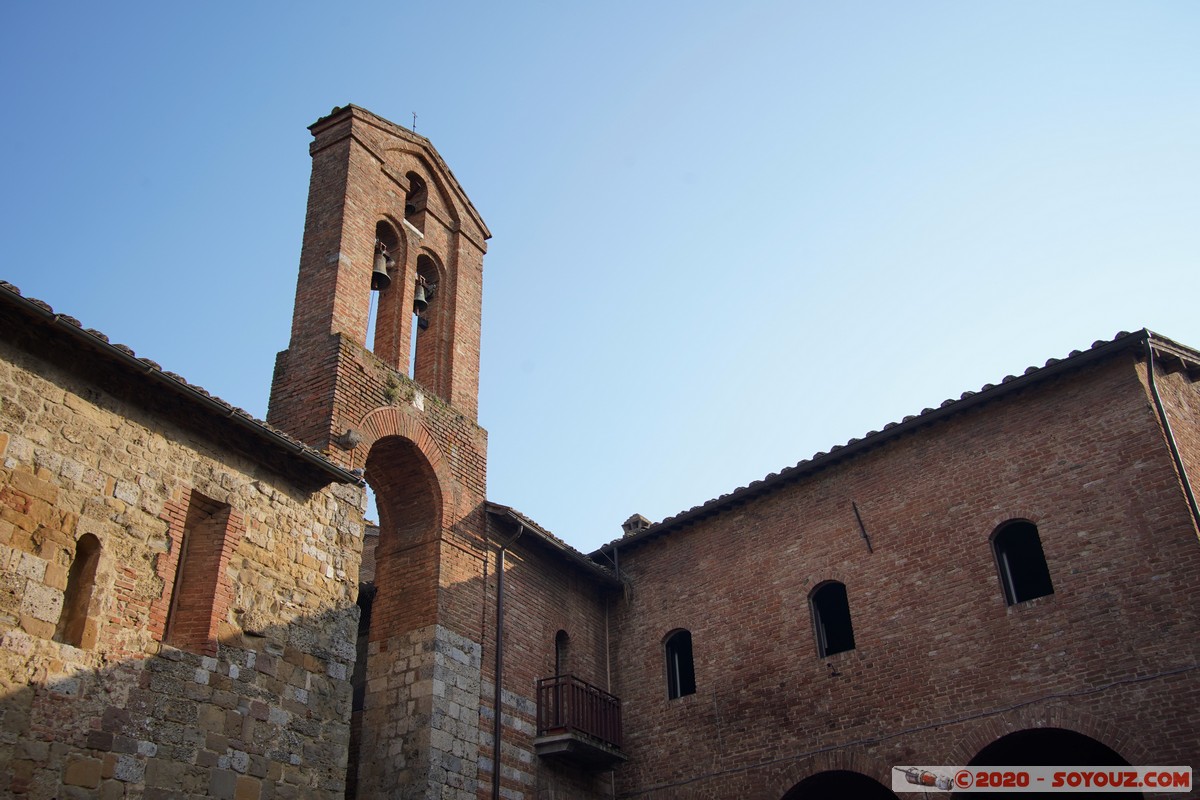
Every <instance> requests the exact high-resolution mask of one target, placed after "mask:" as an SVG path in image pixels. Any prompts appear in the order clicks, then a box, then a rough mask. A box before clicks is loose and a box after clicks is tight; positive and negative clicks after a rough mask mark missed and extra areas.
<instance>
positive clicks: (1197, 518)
mask: <svg viewBox="0 0 1200 800" xmlns="http://www.w3.org/2000/svg"><path fill="white" fill-rule="evenodd" d="M1146 373H1147V375H1149V382H1150V395H1151V397H1153V398H1154V407H1155V408H1156V409H1157V410H1158V417H1159V419H1160V420H1161V421H1162V426H1163V432H1164V433H1165V434H1166V435H1167V448H1168V449H1169V450H1170V451H1171V457H1172V458H1173V459H1174V460H1175V468H1176V469H1177V470H1179V480H1180V481H1181V482H1182V483H1183V493H1184V495H1186V496H1187V501H1188V507H1189V508H1191V511H1192V522H1193V523H1194V524H1195V525H1196V529H1197V530H1200V505H1197V504H1196V495H1195V493H1194V492H1193V491H1192V482H1191V481H1190V480H1189V479H1188V474H1187V467H1185V466H1184V465H1183V456H1181V455H1180V453H1179V445H1178V444H1177V443H1176V441H1175V433H1174V432H1173V431H1172V430H1171V420H1170V419H1169V418H1168V417H1167V409H1166V407H1164V406H1163V401H1162V397H1161V396H1160V395H1159V393H1158V384H1157V383H1156V382H1155V379H1154V341H1153V336H1152V335H1151V334H1150V333H1149V332H1147V334H1146Z"/></svg>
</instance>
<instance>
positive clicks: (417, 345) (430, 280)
mask: <svg viewBox="0 0 1200 800" xmlns="http://www.w3.org/2000/svg"><path fill="white" fill-rule="evenodd" d="M309 130H311V131H312V134H313V137H314V141H313V142H312V145H311V147H310V150H311V154H312V159H313V168H312V179H311V183H310V185H309V195H308V212H307V215H306V218H305V225H304V244H303V249H302V251H301V255H300V276H299V281H298V283H297V286H296V307H295V311H294V316H293V320H292V333H291V341H290V343H289V345H288V349H287V350H284V351H283V352H282V353H280V354H279V356H278V358H277V360H276V365H275V376H274V380H273V382H272V387H271V402H270V406H269V410H268V413H267V421H268V422H269V423H270V424H272V425H274V426H276V427H278V428H280V429H281V430H284V431H286V432H288V433H290V434H291V435H293V436H295V437H296V438H298V439H300V440H301V441H303V442H305V443H306V444H309V445H311V446H313V447H316V448H318V449H320V450H322V451H324V452H325V453H327V454H328V456H329V457H330V458H331V459H332V460H333V461H335V462H337V463H339V464H341V465H343V466H345V467H347V468H349V469H363V470H364V471H365V475H366V478H367V481H368V482H369V483H370V485H371V487H372V488H373V489H374V491H375V495H376V500H377V504H378V510H379V516H380V520H379V523H380V535H379V545H378V548H377V550H376V559H375V561H376V571H375V576H374V589H375V593H374V598H373V601H372V602H371V603H370V605H368V604H366V603H365V602H363V600H362V599H360V606H363V609H364V619H366V618H369V620H370V623H369V631H368V633H367V641H368V644H367V647H366V659H365V670H364V669H363V665H362V663H361V662H362V659H361V658H360V664H359V670H358V671H357V672H358V674H357V675H356V680H355V683H356V689H357V691H356V697H355V713H354V717H353V722H352V731H351V738H352V740H353V741H352V745H351V748H350V749H351V755H350V765H349V768H348V771H347V778H348V781H347V782H348V786H349V789H350V790H349V792H348V796H349V795H353V794H355V793H356V794H357V796H358V797H360V798H369V797H397V798H434V797H437V798H456V799H457V800H468V798H474V797H475V787H476V783H477V776H476V770H477V765H478V756H479V709H480V637H481V630H480V617H479V610H478V609H479V603H480V602H481V599H480V598H481V597H482V595H483V580H484V574H485V571H484V570H485V567H484V564H485V557H486V551H485V526H486V518H485V511H484V501H485V483H486V472H487V434H486V432H485V431H484V430H483V429H482V428H480V427H479V425H478V424H477V421H476V417H477V413H476V412H477V407H478V393H479V335H480V311H481V302H482V288H483V272H482V270H483V254H484V252H485V251H486V249H487V248H486V241H487V239H488V238H489V237H490V235H491V234H490V233H489V232H488V229H487V227H486V226H485V225H484V223H483V220H482V219H481V218H480V216H479V214H478V212H476V210H475V209H474V207H473V206H472V205H471V201H470V200H469V199H467V196H466V194H465V193H464V192H463V190H462V187H460V186H459V185H458V181H457V180H455V178H454V175H453V174H452V173H451V172H450V170H449V168H447V166H446V164H445V162H444V161H442V158H441V156H439V155H438V153H437V151H436V150H434V149H433V146H432V145H431V144H430V143H429V141H428V140H426V139H425V138H424V137H422V136H418V135H416V134H415V133H413V132H412V131H409V130H407V129H405V128H401V127H400V126H398V125H395V124H393V123H391V122H388V121H387V120H385V119H382V118H380V117H377V116H375V115H374V114H372V113H370V112H369V111H366V110H365V109H362V108H358V107H357V106H353V105H348V106H345V107H342V108H336V109H334V110H333V112H331V113H330V114H329V116H327V117H324V118H322V119H320V120H318V121H317V122H316V123H314V124H313V125H312V126H311V127H310V128H309ZM381 273H383V274H381ZM372 316H374V333H373V336H372V337H371V341H368V338H367V337H368V330H369V328H370V326H371V318H372ZM360 652H361V651H360ZM355 751H357V752H355Z"/></svg>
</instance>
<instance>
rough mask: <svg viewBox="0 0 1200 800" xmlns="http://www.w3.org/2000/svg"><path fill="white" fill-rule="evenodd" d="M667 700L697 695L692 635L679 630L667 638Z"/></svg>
mask: <svg viewBox="0 0 1200 800" xmlns="http://www.w3.org/2000/svg"><path fill="white" fill-rule="evenodd" d="M665 644H666V656H667V699H668V700H674V699H675V698H677V697H683V696H684V695H687V694H695V693H696V668H695V666H694V665H693V663H692V634H691V632H689V631H684V630H678V631H675V632H674V633H672V634H671V635H669V636H668V637H667V640H666V643H665Z"/></svg>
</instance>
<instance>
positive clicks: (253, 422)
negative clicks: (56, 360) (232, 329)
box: [0, 280, 362, 483]
mask: <svg viewBox="0 0 1200 800" xmlns="http://www.w3.org/2000/svg"><path fill="white" fill-rule="evenodd" d="M0 289H2V290H4V291H5V292H7V293H8V294H10V295H12V296H14V297H16V298H19V299H20V301H21V302H23V303H24V304H26V305H27V306H32V307H35V308H37V309H39V310H40V311H41V312H42V313H43V314H45V315H46V316H47V317H48V318H52V319H53V320H57V321H58V322H61V323H64V324H66V325H68V326H70V327H72V328H77V329H78V330H79V331H80V333H81V334H83V335H86V336H87V337H89V338H91V339H92V340H94V341H95V342H96V343H97V344H98V345H99V346H100V347H101V348H103V349H107V350H110V351H113V354H114V356H116V355H117V354H120V355H121V356H124V357H125V358H126V360H136V361H138V362H141V364H143V365H145V367H146V368H147V371H148V372H152V373H155V374H158V375H161V376H162V377H163V378H164V379H165V380H166V381H168V382H169V383H168V385H170V384H172V383H173V384H177V385H178V387H179V389H180V390H181V392H183V393H185V394H193V395H197V396H199V398H202V399H203V401H205V402H206V403H208V404H209V405H212V406H215V407H216V409H214V410H218V409H219V410H220V411H223V412H227V414H228V416H229V417H230V418H238V419H240V420H242V422H243V423H244V424H247V425H249V426H251V427H254V428H258V429H260V430H261V432H262V433H263V434H265V435H268V436H269V437H271V438H274V439H276V440H280V442H279V443H280V444H285V445H286V446H287V448H286V449H290V450H292V451H293V452H294V453H296V454H299V455H302V456H303V457H304V458H305V459H306V460H308V461H310V462H314V463H316V464H318V466H322V467H324V468H327V471H331V472H333V473H334V474H335V475H337V476H338V477H339V478H341V479H342V480H346V479H349V481H347V482H354V483H362V478H361V477H359V476H358V475H355V474H353V473H351V472H349V471H347V470H344V469H342V468H341V467H340V466H338V465H337V464H335V463H333V462H332V461H330V460H329V459H328V458H326V457H325V454H324V453H322V452H321V451H320V450H317V449H315V448H313V447H310V446H309V445H307V444H305V443H304V442H302V441H300V440H299V439H296V438H295V437H293V436H291V435H290V434H288V433H285V432H284V431H281V430H279V429H278V428H276V427H274V426H272V425H269V424H267V423H266V422H265V421H264V420H261V419H258V418H257V417H255V416H254V415H253V414H251V413H250V412H249V411H246V410H245V409H244V408H239V407H238V406H235V405H233V404H232V403H229V402H227V401H225V400H222V399H221V398H220V397H218V396H216V395H214V394H212V393H211V392H209V391H208V390H207V389H205V388H204V387H203V386H199V385H197V384H194V383H189V382H188V381H187V379H186V378H184V377H183V376H182V375H180V374H178V373H176V372H171V371H169V370H165V369H163V368H162V366H161V365H160V364H159V363H158V362H157V361H154V360H153V359H149V358H145V357H141V356H138V355H137V353H136V352H135V351H134V349H133V348H132V347H129V346H128V345H124V344H120V343H114V342H112V341H110V340H109V338H108V336H107V335H105V334H104V333H102V332H100V331H98V330H96V329H95V328H85V327H84V326H83V323H82V322H80V321H79V320H78V319H76V318H75V317H72V316H70V315H69V314H61V313H58V312H56V311H55V310H54V307H53V306H51V305H50V304H49V303H47V302H45V301H44V300H39V299H37V298H36V297H26V296H25V295H24V294H22V292H21V290H20V288H19V287H17V286H14V285H13V284H11V283H9V282H8V281H5V280H0Z"/></svg>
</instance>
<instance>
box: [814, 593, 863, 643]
mask: <svg viewBox="0 0 1200 800" xmlns="http://www.w3.org/2000/svg"><path fill="white" fill-rule="evenodd" d="M811 603H812V615H813V627H814V628H815V631H816V637H817V655H819V656H820V657H821V658H825V657H826V656H831V655H833V654H834V653H843V652H845V651H847V650H853V649H854V626H853V625H851V624H850V602H849V600H847V598H846V585H845V584H844V583H838V582H837V581H828V582H826V583H823V584H821V585H820V586H818V587H817V589H816V591H814V592H813V593H812V599H811Z"/></svg>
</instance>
